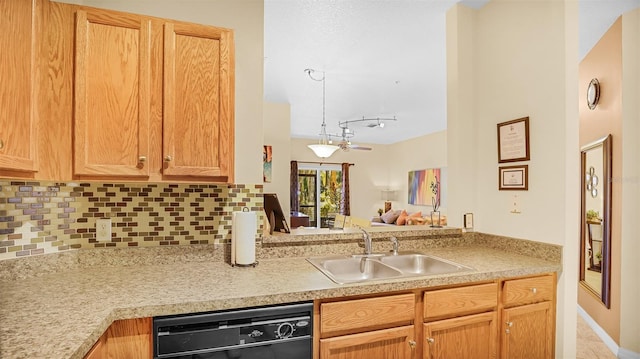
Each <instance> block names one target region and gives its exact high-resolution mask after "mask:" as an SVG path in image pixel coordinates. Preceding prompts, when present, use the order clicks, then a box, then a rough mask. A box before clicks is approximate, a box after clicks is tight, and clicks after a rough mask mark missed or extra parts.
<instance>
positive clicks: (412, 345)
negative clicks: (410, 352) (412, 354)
mask: <svg viewBox="0 0 640 359" xmlns="http://www.w3.org/2000/svg"><path fill="white" fill-rule="evenodd" d="M409 346H410V347H411V349H415V348H416V341H415V340H409Z"/></svg>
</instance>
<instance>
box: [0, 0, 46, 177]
mask: <svg viewBox="0 0 640 359" xmlns="http://www.w3.org/2000/svg"><path fill="white" fill-rule="evenodd" d="M0 14H2V21H0V33H2V36H0V49H1V50H0V79H1V81H2V85H1V86H0V169H5V170H15V171H28V172H35V171H36V169H37V163H36V151H37V149H36V142H37V140H36V123H35V121H36V117H37V113H36V111H35V109H36V108H37V106H36V101H35V98H36V96H35V87H36V83H37V82H36V74H37V71H36V70H37V69H36V59H37V58H38V57H37V48H38V46H37V43H38V38H37V37H36V36H35V31H36V28H37V25H38V24H37V23H36V21H37V16H36V14H37V2H36V0H22V1H16V0H3V1H0Z"/></svg>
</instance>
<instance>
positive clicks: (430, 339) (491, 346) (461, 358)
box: [423, 312, 498, 359]
mask: <svg viewBox="0 0 640 359" xmlns="http://www.w3.org/2000/svg"><path fill="white" fill-rule="evenodd" d="M496 323H497V312H489V313H483V314H476V315H469V316H466V317H460V318H453V319H447V320H441V321H437V322H432V323H427V324H425V325H424V336H425V342H424V343H423V344H424V355H423V358H425V359H448V358H456V359H484V358H492V359H495V358H497V348H498V345H497V332H496V331H497V325H496Z"/></svg>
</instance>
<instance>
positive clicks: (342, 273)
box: [311, 257, 402, 284]
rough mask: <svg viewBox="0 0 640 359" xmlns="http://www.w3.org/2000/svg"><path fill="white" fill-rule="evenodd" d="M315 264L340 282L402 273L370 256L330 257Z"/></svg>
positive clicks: (388, 276)
mask: <svg viewBox="0 0 640 359" xmlns="http://www.w3.org/2000/svg"><path fill="white" fill-rule="evenodd" d="M311 263H312V264H314V265H315V266H316V267H317V268H318V269H320V271H322V272H323V273H324V274H325V275H327V276H328V277H329V278H331V280H333V281H334V282H336V283H338V284H344V283H353V282H362V281H367V280H375V279H385V278H394V277H399V276H401V275H402V272H400V271H399V270H397V269H394V268H392V267H389V266H387V265H384V264H382V262H380V261H377V260H375V259H373V258H369V257H348V258H330V259H326V260H321V261H320V262H319V263H318V264H316V263H314V262H311Z"/></svg>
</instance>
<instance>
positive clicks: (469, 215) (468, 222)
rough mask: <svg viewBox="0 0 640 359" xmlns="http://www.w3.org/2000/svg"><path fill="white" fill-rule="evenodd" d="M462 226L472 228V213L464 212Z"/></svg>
mask: <svg viewBox="0 0 640 359" xmlns="http://www.w3.org/2000/svg"><path fill="white" fill-rule="evenodd" d="M464 228H465V229H472V228H473V213H465V214H464Z"/></svg>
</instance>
